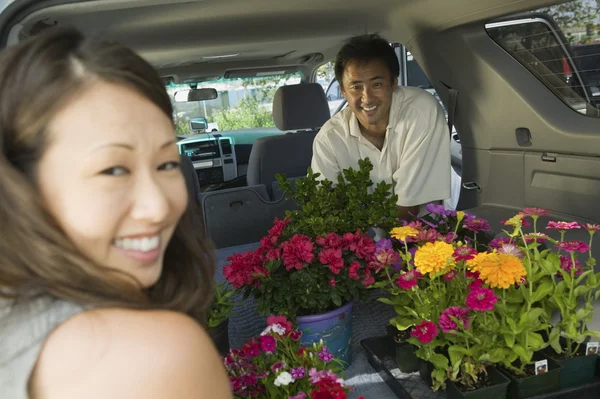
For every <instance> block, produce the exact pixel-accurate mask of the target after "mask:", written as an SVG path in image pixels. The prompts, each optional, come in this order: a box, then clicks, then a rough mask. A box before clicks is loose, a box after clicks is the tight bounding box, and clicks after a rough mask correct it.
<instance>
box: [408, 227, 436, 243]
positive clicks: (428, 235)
mask: <svg viewBox="0 0 600 399" xmlns="http://www.w3.org/2000/svg"><path fill="white" fill-rule="evenodd" d="M441 237H442V235H441V234H440V233H439V232H438V231H437V230H434V229H420V230H419V232H418V233H417V235H416V236H414V237H406V242H436V241H437V240H439V239H440V238H441Z"/></svg>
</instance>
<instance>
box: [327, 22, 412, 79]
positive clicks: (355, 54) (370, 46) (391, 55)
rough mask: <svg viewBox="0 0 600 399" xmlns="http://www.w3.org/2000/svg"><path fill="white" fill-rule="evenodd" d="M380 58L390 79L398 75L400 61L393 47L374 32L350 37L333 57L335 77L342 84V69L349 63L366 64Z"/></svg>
mask: <svg viewBox="0 0 600 399" xmlns="http://www.w3.org/2000/svg"><path fill="white" fill-rule="evenodd" d="M373 60H381V61H383V63H384V64H385V65H386V66H387V67H388V69H389V71H390V74H391V79H392V80H393V79H394V78H395V77H398V75H400V63H399V62H398V57H397V56H396V52H395V51H394V48H393V47H392V46H390V44H389V42H388V41H387V40H385V39H383V38H382V37H381V36H379V35H378V34H376V33H371V34H367V35H360V36H354V37H351V38H350V39H349V40H348V41H347V42H346V44H344V46H343V47H342V49H341V50H340V51H339V52H338V53H337V55H336V57H335V78H336V79H337V81H338V82H339V84H340V87H341V86H342V77H343V76H344V70H345V69H346V66H347V65H348V64H350V63H353V62H356V63H359V64H366V63H367V62H370V61H373Z"/></svg>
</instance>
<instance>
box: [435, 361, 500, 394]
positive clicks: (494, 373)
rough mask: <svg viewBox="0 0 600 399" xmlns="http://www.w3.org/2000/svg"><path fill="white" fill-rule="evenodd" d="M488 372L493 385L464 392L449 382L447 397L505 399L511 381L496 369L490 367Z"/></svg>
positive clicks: (447, 384)
mask: <svg viewBox="0 0 600 399" xmlns="http://www.w3.org/2000/svg"><path fill="white" fill-rule="evenodd" d="M487 372H488V378H489V379H490V381H491V383H492V385H490V386H487V387H484V388H481V389H475V390H473V391H468V392H463V391H461V390H460V389H459V387H458V386H457V385H456V384H455V383H454V382H453V381H448V382H447V383H446V397H447V398H448V399H461V398H469V399H479V398H482V399H505V398H506V394H507V393H508V385H509V384H510V380H509V379H508V378H507V377H506V376H504V374H502V373H501V372H499V371H498V370H497V369H496V368H495V367H488V368H487Z"/></svg>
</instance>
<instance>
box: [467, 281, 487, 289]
mask: <svg viewBox="0 0 600 399" xmlns="http://www.w3.org/2000/svg"><path fill="white" fill-rule="evenodd" d="M482 286H483V281H481V280H479V279H477V280H473V282H472V283H471V284H469V286H468V287H467V289H468V290H469V291H473V290H475V289H477V288H481V287H482Z"/></svg>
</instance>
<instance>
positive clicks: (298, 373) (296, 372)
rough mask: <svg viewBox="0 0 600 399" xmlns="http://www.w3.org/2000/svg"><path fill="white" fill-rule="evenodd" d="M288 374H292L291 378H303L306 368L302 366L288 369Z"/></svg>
mask: <svg viewBox="0 0 600 399" xmlns="http://www.w3.org/2000/svg"><path fill="white" fill-rule="evenodd" d="M290 374H291V375H292V378H294V379H295V380H299V379H300V378H304V376H305V375H306V370H305V369H304V367H296V368H293V369H291V370H290Z"/></svg>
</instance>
